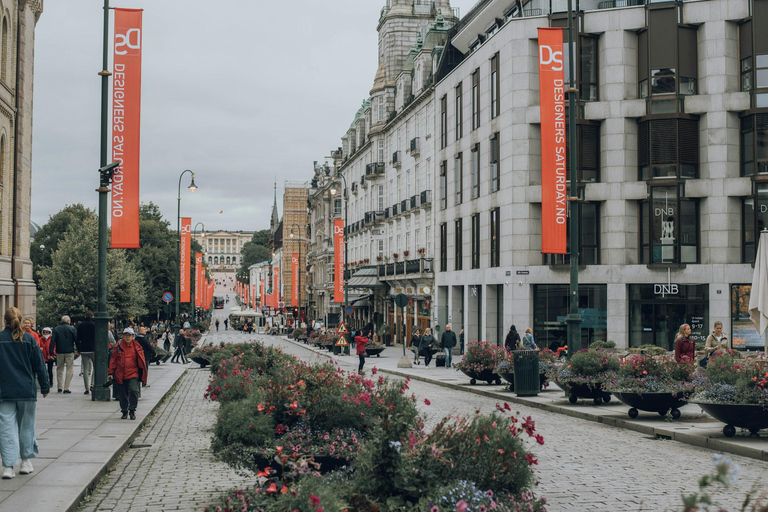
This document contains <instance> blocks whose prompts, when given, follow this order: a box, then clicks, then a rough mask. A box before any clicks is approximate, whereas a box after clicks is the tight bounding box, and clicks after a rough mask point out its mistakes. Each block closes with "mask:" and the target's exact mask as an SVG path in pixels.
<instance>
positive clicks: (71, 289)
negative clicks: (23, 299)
mask: <svg viewBox="0 0 768 512" xmlns="http://www.w3.org/2000/svg"><path fill="white" fill-rule="evenodd" d="M98 236H99V227H98V221H97V220H96V218H95V216H93V217H90V218H85V219H84V220H83V221H82V222H80V223H79V224H74V223H73V224H71V225H70V226H69V229H68V230H67V231H66V233H65V234H64V236H63V238H62V239H60V240H59V241H58V244H57V250H56V252H54V253H53V254H52V256H51V265H50V266H46V267H42V268H40V292H39V293H38V308H37V311H38V321H39V322H40V323H43V324H48V325H55V324H57V323H58V321H59V319H60V318H61V316H62V315H69V316H71V317H72V318H74V319H79V318H83V317H84V316H85V312H86V311H88V310H89V309H90V310H93V311H95V310H96V309H97V307H96V300H97V291H96V284H97V283H96V280H97V272H98ZM143 279H144V277H143V275H142V273H141V272H140V271H139V270H138V269H137V268H136V266H135V265H134V264H133V263H132V262H130V261H128V259H127V257H126V254H125V251H124V250H119V249H116V250H111V251H109V253H108V254H107V311H108V313H109V315H110V316H111V317H113V318H118V319H126V318H130V317H136V316H139V315H141V314H143V313H144V312H145V311H146V310H145V307H144V304H145V301H146V297H145V290H144V287H143V286H142V280H143Z"/></svg>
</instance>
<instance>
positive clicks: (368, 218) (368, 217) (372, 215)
mask: <svg viewBox="0 0 768 512" xmlns="http://www.w3.org/2000/svg"><path fill="white" fill-rule="evenodd" d="M375 219H376V212H365V216H364V220H365V223H366V224H373V222H374V220H375Z"/></svg>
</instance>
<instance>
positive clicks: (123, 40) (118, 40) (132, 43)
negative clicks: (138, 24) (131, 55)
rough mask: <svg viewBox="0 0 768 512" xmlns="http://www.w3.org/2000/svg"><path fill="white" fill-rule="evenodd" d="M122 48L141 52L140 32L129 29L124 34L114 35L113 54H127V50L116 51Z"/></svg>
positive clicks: (136, 29)
mask: <svg viewBox="0 0 768 512" xmlns="http://www.w3.org/2000/svg"><path fill="white" fill-rule="evenodd" d="M124 46H127V47H128V49H129V50H141V30H140V29H138V28H129V29H128V31H127V32H126V33H125V34H115V54H117V55H125V54H127V53H128V50H122V51H119V50H118V49H119V48H122V47H124Z"/></svg>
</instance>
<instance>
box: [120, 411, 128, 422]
mask: <svg viewBox="0 0 768 512" xmlns="http://www.w3.org/2000/svg"><path fill="white" fill-rule="evenodd" d="M120 419H121V420H127V419H128V412H127V411H123V415H122V416H120Z"/></svg>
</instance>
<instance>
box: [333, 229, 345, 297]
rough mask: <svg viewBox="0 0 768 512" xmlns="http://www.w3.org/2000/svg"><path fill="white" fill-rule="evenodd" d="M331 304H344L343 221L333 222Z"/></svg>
mask: <svg viewBox="0 0 768 512" xmlns="http://www.w3.org/2000/svg"><path fill="white" fill-rule="evenodd" d="M333 254H334V259H333V262H334V270H335V271H334V276H333V302H344V263H345V262H344V221H343V220H341V219H335V220H334V221H333Z"/></svg>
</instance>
